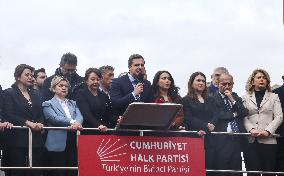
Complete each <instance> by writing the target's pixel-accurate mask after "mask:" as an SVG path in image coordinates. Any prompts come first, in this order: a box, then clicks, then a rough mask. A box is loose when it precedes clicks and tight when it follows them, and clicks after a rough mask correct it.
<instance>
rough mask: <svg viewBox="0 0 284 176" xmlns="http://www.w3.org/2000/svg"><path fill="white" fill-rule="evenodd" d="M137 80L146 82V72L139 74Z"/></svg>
mask: <svg viewBox="0 0 284 176" xmlns="http://www.w3.org/2000/svg"><path fill="white" fill-rule="evenodd" d="M137 80H138V81H139V83H144V74H143V73H139V74H138V76H137Z"/></svg>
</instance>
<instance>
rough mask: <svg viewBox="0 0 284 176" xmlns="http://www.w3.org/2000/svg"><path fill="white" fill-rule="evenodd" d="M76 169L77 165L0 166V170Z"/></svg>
mask: <svg viewBox="0 0 284 176" xmlns="http://www.w3.org/2000/svg"><path fill="white" fill-rule="evenodd" d="M12 169H13V170H78V167H0V170H12Z"/></svg>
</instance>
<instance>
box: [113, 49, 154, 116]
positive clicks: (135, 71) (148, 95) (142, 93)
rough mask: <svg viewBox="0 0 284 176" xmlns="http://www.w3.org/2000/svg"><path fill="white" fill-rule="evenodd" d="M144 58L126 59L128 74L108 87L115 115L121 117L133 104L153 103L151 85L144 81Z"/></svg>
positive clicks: (136, 55)
mask: <svg viewBox="0 0 284 176" xmlns="http://www.w3.org/2000/svg"><path fill="white" fill-rule="evenodd" d="M144 64H145V61H144V58H143V57H142V56H141V55H139V54H133V55H131V56H130V57H129V59H128V68H129V72H128V74H126V75H124V76H121V77H119V78H116V79H114V80H113V82H112V84H111V87H110V99H111V102H112V105H113V108H114V110H115V114H116V115H119V116H121V115H123V113H124V111H125V110H126V108H127V107H128V105H129V104H131V103H133V102H145V103H149V102H153V100H154V96H153V91H152V89H151V83H150V82H149V81H148V80H145V79H144V75H143V73H144V72H145V71H144V70H145V66H144Z"/></svg>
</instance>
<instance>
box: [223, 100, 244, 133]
mask: <svg viewBox="0 0 284 176" xmlns="http://www.w3.org/2000/svg"><path fill="white" fill-rule="evenodd" d="M224 100H225V105H226V107H227V109H228V110H229V111H230V112H232V107H231V105H230V102H229V99H228V98H227V97H225V98H224ZM229 123H230V125H231V129H232V131H233V133H238V132H240V130H239V128H238V124H237V122H236V120H232V121H231V122H229Z"/></svg>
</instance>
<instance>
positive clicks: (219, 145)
mask: <svg viewBox="0 0 284 176" xmlns="http://www.w3.org/2000/svg"><path fill="white" fill-rule="evenodd" d="M233 84H234V82H233V77H232V76H231V75H230V74H229V73H223V74H221V75H220V78H219V86H218V88H219V91H218V92H216V93H215V94H214V95H213V97H214V99H215V101H216V106H217V112H219V116H218V117H219V118H218V121H217V123H216V126H215V131H219V132H231V133H236V132H245V128H244V126H243V118H244V117H245V116H247V115H248V111H247V109H246V108H245V107H244V105H243V103H242V99H241V98H240V97H239V96H238V95H237V94H236V93H234V92H232V89H233ZM214 138H215V139H216V140H215V142H216V144H215V145H216V151H217V153H216V154H217V158H216V169H221V170H241V169H242V159H241V151H242V150H241V147H242V146H243V143H244V142H245V138H243V137H241V136H235V135H218V136H214ZM242 140H243V141H242ZM219 175H222V176H227V175H230V174H228V173H222V174H221V173H218V176H219ZM237 175H242V174H241V173H240V174H237Z"/></svg>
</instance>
